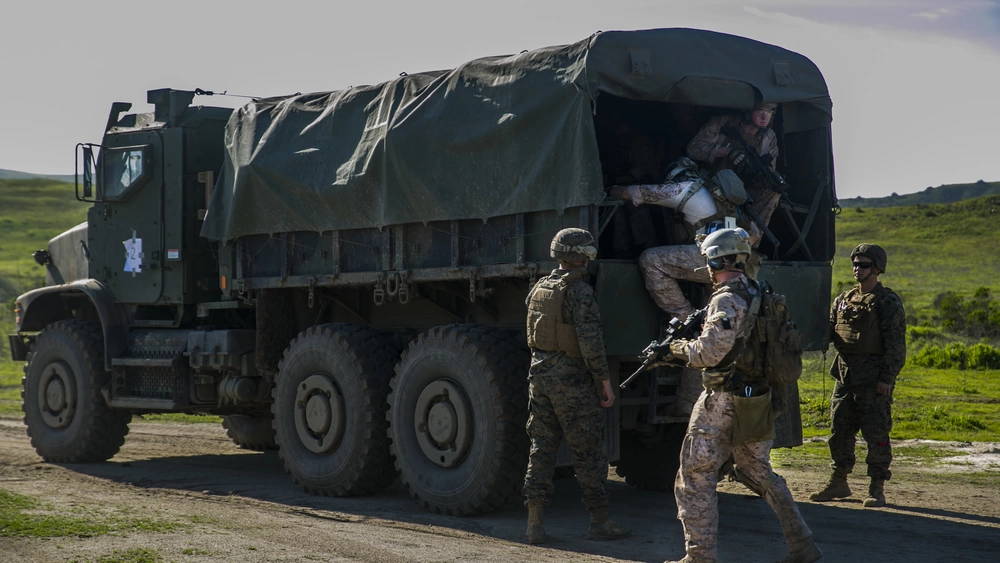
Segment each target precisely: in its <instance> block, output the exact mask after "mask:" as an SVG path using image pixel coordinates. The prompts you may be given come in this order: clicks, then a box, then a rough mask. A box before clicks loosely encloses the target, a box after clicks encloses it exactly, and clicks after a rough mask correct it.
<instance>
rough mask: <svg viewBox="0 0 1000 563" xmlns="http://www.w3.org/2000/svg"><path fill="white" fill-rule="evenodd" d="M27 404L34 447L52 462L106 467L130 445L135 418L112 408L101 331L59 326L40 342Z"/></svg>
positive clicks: (92, 326)
mask: <svg viewBox="0 0 1000 563" xmlns="http://www.w3.org/2000/svg"><path fill="white" fill-rule="evenodd" d="M24 373H25V375H24V380H23V386H22V390H21V399H22V403H23V407H22V408H23V409H24V423H25V425H26V426H27V427H28V436H29V437H30V438H31V445H32V446H33V447H34V448H35V451H36V452H38V455H40V456H42V459H44V460H45V461H49V462H61V463H79V462H92V461H104V460H106V459H108V458H110V457H112V456H114V455H115V454H116V453H118V450H119V449H120V448H121V447H122V444H123V443H124V442H125V435H126V434H128V423H129V421H130V420H132V415H131V414H129V413H127V412H122V411H115V410H112V409H111V408H109V407H108V406H107V403H105V402H104V397H103V396H102V395H101V387H103V386H104V385H106V384H107V382H108V380H109V377H110V376H109V374H108V372H106V371H105V370H104V343H103V337H102V336H101V327H100V326H99V325H98V324H97V323H92V322H84V321H59V322H56V323H53V324H51V325H49V326H48V327H46V329H45V330H43V331H42V333H41V334H39V335H38V338H37V340H35V345H34V349H33V353H32V355H31V359H30V361H29V362H28V365H27V367H26V368H25V370H24Z"/></svg>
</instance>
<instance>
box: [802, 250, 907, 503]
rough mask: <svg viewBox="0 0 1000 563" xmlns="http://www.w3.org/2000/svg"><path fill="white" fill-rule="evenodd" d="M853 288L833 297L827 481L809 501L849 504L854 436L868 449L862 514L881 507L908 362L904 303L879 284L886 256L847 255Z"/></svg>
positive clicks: (867, 252) (877, 252)
mask: <svg viewBox="0 0 1000 563" xmlns="http://www.w3.org/2000/svg"><path fill="white" fill-rule="evenodd" d="M851 264H852V268H853V271H854V279H856V280H857V281H858V285H857V286H855V287H853V288H851V289H849V290H847V291H845V292H844V293H842V294H840V295H839V296H837V298H836V299H835V300H834V302H833V307H832V309H831V311H830V337H831V340H832V341H833V345H834V347H835V348H836V350H837V357H836V358H835V359H834V362H833V365H832V366H831V368H830V375H832V376H833V377H834V379H836V380H837V384H836V385H835V386H834V388H833V396H832V397H831V399H830V412H831V416H832V424H831V429H832V435H831V436H830V456H831V457H832V458H833V475H832V476H831V477H830V481H829V482H828V483H827V485H826V487H825V488H824V489H823V490H821V491H819V492H816V493H813V494H812V495H810V497H809V498H810V499H812V500H814V501H829V500H833V499H838V498H846V497H849V496H851V488H850V487H849V486H848V484H847V475H848V474H849V473H850V472H851V470H852V469H853V468H854V462H855V457H854V443H855V436H856V435H857V433H858V431H859V430H860V431H861V436H862V437H863V438H864V440H865V442H867V444H868V456H867V458H866V459H865V461H866V462H867V464H868V476H869V477H871V484H870V485H869V487H868V497H867V498H866V499H865V500H864V506H867V507H877V506H885V482H886V481H888V480H889V478H890V477H891V476H892V472H891V471H889V464H890V463H891V462H892V446H891V445H890V444H889V431H890V430H891V428H892V414H891V405H892V390H893V387H894V385H895V383H896V375H897V374H899V370H900V369H902V367H903V363H904V362H905V361H906V338H905V336H906V315H905V313H904V311H903V302H902V301H901V300H900V299H899V296H898V295H896V294H895V293H894V292H893V291H892V290H891V289H889V288H887V287H885V286H883V285H882V284H881V282H879V279H878V277H879V275H880V274H882V273H884V272H885V265H886V254H885V250H883V249H882V247H880V246H878V245H876V244H859V245H858V246H857V247H856V248H855V249H854V251H853V252H851Z"/></svg>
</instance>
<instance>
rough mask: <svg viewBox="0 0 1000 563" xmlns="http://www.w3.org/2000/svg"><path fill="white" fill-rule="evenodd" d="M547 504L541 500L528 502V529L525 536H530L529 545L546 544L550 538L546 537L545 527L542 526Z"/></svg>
mask: <svg viewBox="0 0 1000 563" xmlns="http://www.w3.org/2000/svg"><path fill="white" fill-rule="evenodd" d="M544 509H545V503H544V502H542V501H540V500H529V501H528V529H527V530H525V535H527V536H528V543H530V544H532V545H538V544H540V543H545V542H546V541H547V540H548V539H549V537H548V536H547V535H545V527H544V526H543V525H542V512H543V511H544Z"/></svg>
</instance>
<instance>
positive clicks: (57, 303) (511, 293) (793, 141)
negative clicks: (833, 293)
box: [9, 29, 836, 514]
mask: <svg viewBox="0 0 1000 563" xmlns="http://www.w3.org/2000/svg"><path fill="white" fill-rule="evenodd" d="M209 94H210V92H205V91H201V90H196V91H184V90H174V89H158V90H150V91H149V92H148V95H147V102H148V103H150V104H151V105H152V111H151V112H148V113H129V112H130V110H131V104H129V103H121V102H116V103H114V104H112V106H111V111H110V115H109V116H108V120H107V126H106V128H105V131H104V135H103V138H102V140H101V142H100V143H99V144H97V143H93V144H90V143H81V144H80V145H78V146H77V150H76V161H77V174H78V175H77V178H78V180H77V183H76V197H77V199H80V200H82V201H85V202H88V203H89V205H90V207H89V210H88V214H87V221H86V223H84V224H81V225H78V226H77V227H74V228H73V229H70V230H68V231H66V232H65V233H63V234H61V235H59V236H57V237H55V238H54V239H52V240H51V242H50V244H49V247H48V249H47V250H45V251H40V252H38V253H36V259H37V260H38V262H39V263H40V264H42V265H43V266H44V267H45V268H46V270H47V277H48V282H47V283H48V285H47V286H46V287H41V288H38V289H35V290H33V291H29V292H27V293H25V294H24V295H21V296H20V297H19V298H18V299H17V300H16V306H15V308H16V332H15V333H14V334H11V335H10V336H9V340H10V345H11V351H12V356H13V359H14V360H17V361H24V362H25V376H24V389H23V390H24V394H23V396H24V407H23V408H24V419H25V422H26V425H27V432H28V435H29V436H30V439H31V443H32V445H33V446H34V448H35V449H36V450H37V452H38V454H39V455H40V456H41V457H42V458H43V459H45V460H47V461H50V462H100V461H103V460H107V459H109V458H111V457H113V456H114V455H115V453H116V452H118V450H119V448H120V447H121V446H122V444H123V442H124V440H125V436H126V434H127V433H128V428H129V426H128V425H129V422H130V420H131V419H132V417H133V416H136V415H143V414H147V413H179V412H183V413H201V414H212V415H219V416H221V417H222V420H223V425H224V426H225V428H226V431H227V432H228V435H229V437H230V438H231V439H232V440H233V441H234V442H235V443H236V444H238V445H240V446H242V447H244V448H248V449H251V450H267V449H277V455H278V456H280V458H281V460H282V462H283V464H284V467H285V469H286V470H287V472H288V473H289V474H290V475H291V477H292V479H293V480H294V481H295V482H296V483H297V484H298V485H300V486H301V487H303V488H304V489H306V490H308V491H310V492H313V493H317V494H324V495H362V494H370V493H373V492H376V491H378V490H379V489H380V488H382V487H385V486H386V485H388V484H390V483H392V482H393V481H394V480H395V479H399V480H400V481H401V482H402V484H403V485H405V487H406V488H407V489H408V491H409V492H410V494H411V495H412V496H413V497H414V498H415V499H416V500H417V501H419V502H420V503H421V504H422V505H424V506H425V507H427V508H429V509H432V510H435V511H439V512H444V513H450V514H473V513H480V512H484V511H488V510H492V509H495V508H497V507H499V506H501V505H503V504H504V503H506V502H508V501H511V500H512V499H513V498H516V497H517V496H518V495H519V490H520V484H521V481H522V479H523V474H524V469H525V466H526V459H527V451H528V439H527V436H526V432H525V419H526V410H527V384H526V373H527V366H528V359H529V352H528V349H527V347H526V344H525V334H524V328H523V324H524V319H525V313H526V308H525V304H524V299H525V296H526V294H527V292H528V289H529V287H530V286H531V284H532V283H533V282H534V281H535V280H536V279H537V278H538V277H539V276H542V275H545V274H546V273H547V272H548V271H549V270H551V269H552V268H554V267H555V264H554V262H553V260H552V259H551V258H550V256H549V241H550V240H551V238H552V236H553V234H554V233H555V232H557V231H558V230H560V229H562V228H564V227H583V228H586V229H589V230H590V231H591V232H593V233H595V235H596V236H597V238H598V242H599V247H600V255H599V258H598V259H597V260H596V261H594V262H593V264H592V265H591V268H590V274H591V279H592V281H593V283H594V286H595V288H596V294H597V298H598V301H599V304H600V307H601V313H602V321H603V323H604V335H605V340H606V346H607V352H608V356H609V363H610V365H611V369H612V377H613V378H614V379H615V380H616V381H613V383H615V382H617V380H620V379H622V378H624V376H625V375H627V374H628V373H630V372H631V371H632V370H634V369H635V368H636V367H637V365H638V359H637V354H638V353H639V352H640V351H641V350H642V349H643V348H644V347H645V346H646V345H647V344H648V343H649V342H650V341H651V340H653V339H655V338H656V337H658V336H659V334H660V331H661V330H662V328H663V326H664V323H665V321H666V320H667V319H664V318H663V316H662V314H661V313H660V312H659V310H658V309H657V307H656V306H655V305H654V304H653V302H652V301H651V299H650V297H649V295H648V293H647V292H646V289H645V287H644V284H643V279H642V276H641V273H640V271H639V269H638V266H637V262H636V258H637V256H638V255H639V253H640V252H641V251H642V250H643V249H645V248H649V247H652V246H659V245H665V244H676V243H682V242H684V240H682V239H681V238H680V237H679V235H678V229H676V228H675V227H676V226H677V225H678V224H679V215H678V214H675V213H674V212H672V211H671V210H669V209H667V208H662V207H654V206H648V205H646V206H639V207H636V206H633V205H622V202H621V201H615V200H613V199H611V198H609V197H608V187H609V186H612V185H620V184H629V183H656V182H659V181H661V180H662V179H663V176H664V170H665V169H666V166H667V165H668V164H669V163H670V162H672V161H673V160H675V159H676V158H678V157H680V156H683V154H684V147H685V144H686V143H687V141H688V140H689V139H690V138H691V136H692V135H694V134H695V132H696V131H697V130H698V127H699V126H700V125H701V124H702V123H704V122H705V120H707V119H708V118H710V117H711V116H714V115H718V114H722V113H732V112H745V111H747V110H749V109H750V108H752V107H753V106H754V104H755V103H756V102H758V101H761V100H763V101H767V102H773V103H776V104H777V105H778V106H777V107H778V109H777V112H776V114H775V119H774V123H773V128H774V130H775V132H776V133H777V138H778V142H779V146H780V159H779V161H778V162H777V170H778V171H779V172H780V173H781V174H782V175H783V176H784V178H785V179H787V184H788V190H787V192H786V193H785V197H784V198H783V200H782V204H781V208H780V209H779V211H778V212H777V213H775V217H774V219H773V220H772V221H771V224H770V230H771V233H772V234H773V237H769V238H767V239H765V240H764V242H763V243H762V244H761V246H760V248H759V249H758V250H759V251H760V253H761V254H762V256H763V257H764V260H763V262H762V264H761V269H760V277H761V278H763V279H765V280H767V281H768V282H770V284H771V285H772V286H773V287H774V288H775V289H776V290H777V291H778V292H780V293H783V294H785V295H786V296H787V297H788V301H789V304H790V308H791V310H792V312H793V316H794V318H795V320H796V322H797V324H798V326H799V328H800V330H801V332H802V334H803V336H804V338H803V340H804V347H805V348H806V349H820V348H823V347H824V346H825V344H826V318H827V307H828V304H829V294H830V277H831V268H830V262H831V260H832V257H833V253H834V221H833V219H834V215H833V209H834V207H835V206H836V198H835V192H834V184H833V158H832V149H831V135H830V121H831V102H830V98H829V95H828V92H827V88H826V84H825V82H824V80H823V77H822V75H821V74H820V72H819V71H818V70H817V68H816V67H815V65H813V64H812V63H811V62H810V61H809V60H808V59H806V58H805V57H803V56H802V55H799V54H796V53H793V52H791V51H788V50H785V49H781V48H779V47H775V46H772V45H768V44H765V43H761V42H758V41H754V40H750V39H746V38H741V37H737V36H732V35H726V34H721V33H714V32H710V31H701V30H693V29H655V30H646V31H614V32H603V33H596V34H594V35H593V36H591V37H589V38H587V39H585V40H583V41H580V42H578V43H574V44H571V45H564V46H556V47H548V48H541V49H535V50H528V51H523V52H521V53H519V54H516V55H509V56H498V57H489V58H483V59H478V60H474V61H471V62H469V63H467V64H464V65H462V66H460V67H458V68H455V69H452V70H445V71H436V72H423V73H413V74H406V73H403V74H401V75H400V76H399V77H397V78H394V79H393V80H390V81H388V82H385V83H382V84H377V85H373V86H356V87H351V88H349V89H346V90H338V91H331V92H319V93H309V94H294V95H289V96H280V97H272V98H257V99H253V100H252V101H250V102H248V103H246V104H245V105H244V106H242V107H240V108H238V109H235V110H233V109H228V108H221V107H211V106H203V105H194V104H193V103H192V102H193V101H194V100H195V98H196V97H197V99H198V100H199V101H200V100H204V99H206V96H207V95H209ZM687 291H688V292H689V293H690V295H691V296H692V298H695V299H696V298H699V294H700V298H701V299H704V290H703V289H701V288H699V287H697V286H694V285H691V286H688V287H687ZM677 386H678V372H677V370H670V369H666V368H660V369H657V370H654V371H652V372H651V373H650V374H649V375H648V376H644V377H642V378H640V379H639V382H638V384H637V385H634V386H633V387H632V388H631V389H629V390H628V391H625V392H623V393H622V395H621V397H620V398H619V400H618V401H617V402H616V403H615V406H614V407H613V408H612V409H608V411H607V435H606V445H607V451H608V456H609V459H610V460H611V462H612V465H614V466H616V468H617V471H618V474H619V475H621V476H623V477H624V479H625V480H626V481H627V482H628V483H629V484H631V485H634V486H637V487H644V488H651V489H665V488H668V487H669V486H670V484H671V483H672V480H673V474H674V472H675V471H676V465H677V461H676V460H677V455H676V453H677V449H678V447H679V443H680V438H681V436H682V435H683V431H684V426H685V422H686V418H685V417H684V416H678V415H677V414H676V411H675V410H674V409H673V408H672V407H673V405H674V403H675V402H676V400H677ZM785 391H786V395H788V396H789V397H790V400H787V401H786V408H785V411H784V412H783V414H782V415H781V416H780V417H779V431H778V443H779V445H784V446H791V445H796V444H799V443H801V424H800V419H799V413H798V399H797V397H798V395H797V390H796V389H795V387H794V385H792V386H791V387H790V389H787V390H785ZM564 454H565V452H564ZM560 459H561V460H562V463H564V464H566V465H568V464H569V460H568V457H567V456H565V455H562V456H561V458H560Z"/></svg>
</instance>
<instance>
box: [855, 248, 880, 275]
mask: <svg viewBox="0 0 1000 563" xmlns="http://www.w3.org/2000/svg"><path fill="white" fill-rule="evenodd" d="M855 256H865V257H867V258H870V259H871V261H872V262H874V263H875V267H876V268H878V271H879V272H881V273H883V274H884V273H885V263H886V261H887V260H888V257H887V256H886V254H885V249H883V248H882V247H881V246H879V245H877V244H871V243H867V242H863V243H861V244H859V245H857V246H856V247H854V250H853V251H851V260H853V259H854V257H855Z"/></svg>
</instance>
